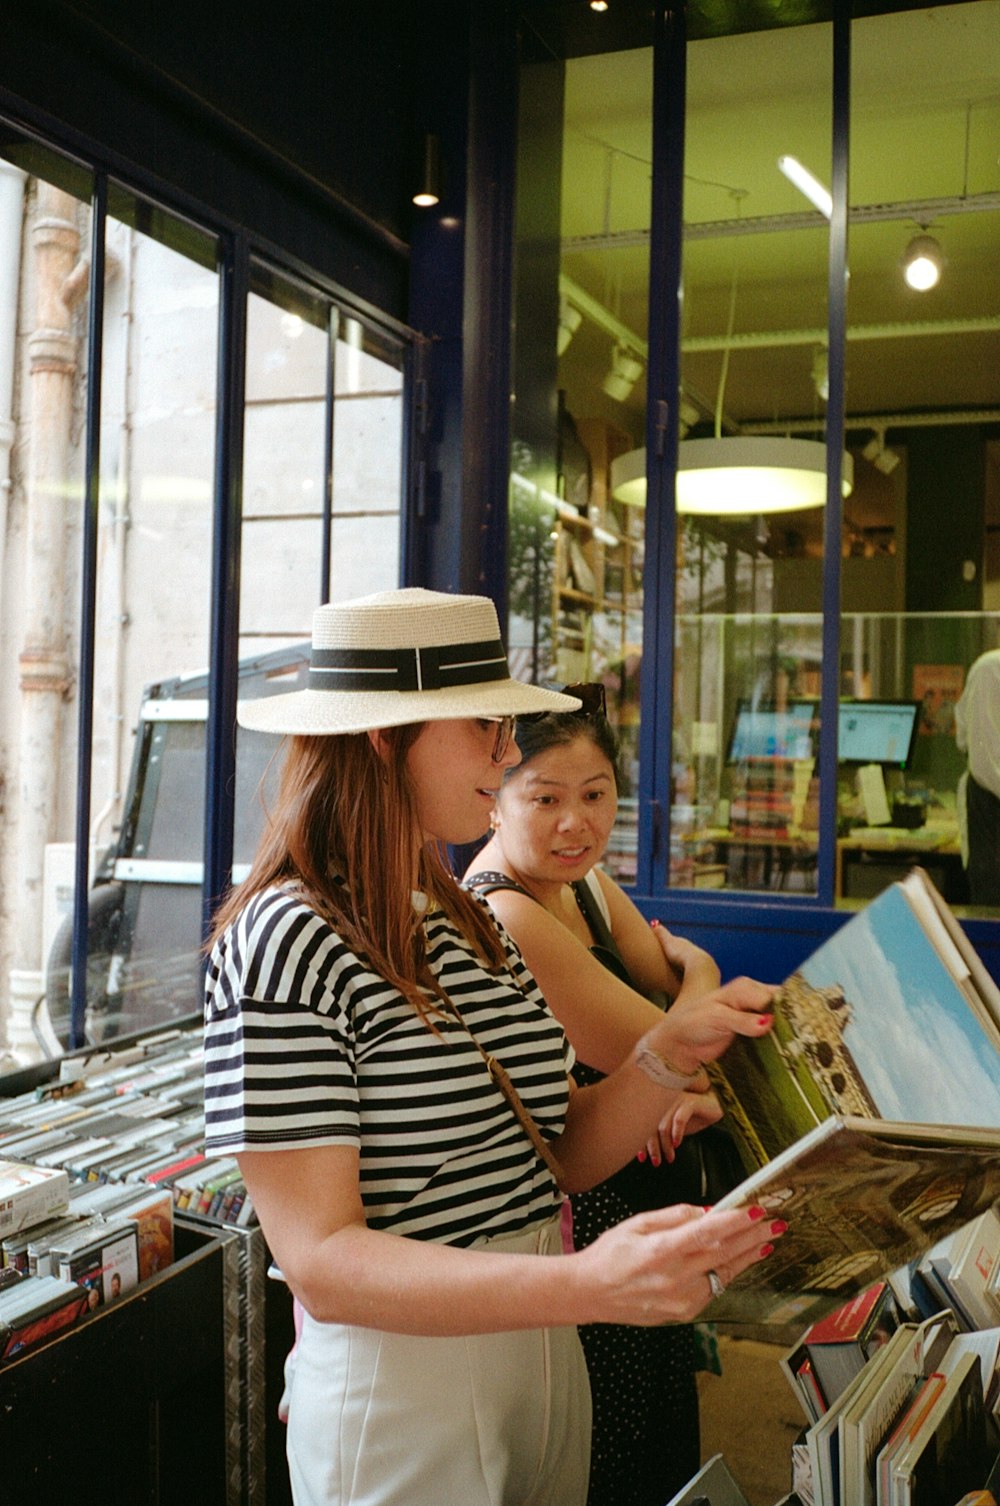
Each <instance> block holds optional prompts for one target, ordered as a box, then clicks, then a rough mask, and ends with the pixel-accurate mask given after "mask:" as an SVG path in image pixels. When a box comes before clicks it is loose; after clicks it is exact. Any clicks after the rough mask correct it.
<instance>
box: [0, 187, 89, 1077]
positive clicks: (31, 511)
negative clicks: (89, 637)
mask: <svg viewBox="0 0 1000 1506" xmlns="http://www.w3.org/2000/svg"><path fill="white" fill-rule="evenodd" d="M78 207H79V206H78V202H77V200H76V199H74V198H73V197H72V195H70V194H66V193H63V192H62V191H61V190H60V189H57V188H54V187H52V186H51V185H50V184H46V183H40V184H39V190H38V203H37V209H36V215H35V220H34V224H33V225H32V229H31V247H32V251H33V255H34V273H35V283H36V309H35V320H34V329H33V331H32V333H31V334H30V335H29V337H28V375H29V388H30V395H29V399H28V405H29V412H30V426H31V427H30V441H29V461H28V488H27V509H28V510H27V548H26V558H25V580H24V621H23V638H22V644H23V646H22V649H21V653H20V660H19V662H20V671H21V678H20V685H21V705H20V738H19V766H18V802H17V890H16V895H15V905H16V910H17V915H16V920H15V925H14V936H15V938H16V939H15V954H14V967H13V968H12V971H11V979H10V984H11V1014H10V1023H9V1039H10V1046H11V1049H12V1050H13V1051H14V1052H15V1053H16V1055H17V1056H18V1057H19V1058H20V1059H22V1060H28V1059H30V1058H32V1057H33V1056H36V1055H37V1054H38V1052H37V1047H36V1044H35V1038H34V1035H33V1033H32V1030H31V1011H32V1009H33V1007H34V1004H35V1001H36V1000H37V999H38V998H39V997H40V996H41V995H42V993H43V992H44V967H45V958H44V957H42V955H41V950H42V903H43V890H42V880H43V871H44V862H45V846H46V843H48V842H50V841H52V840H54V838H55V837H56V835H57V819H58V800H59V772H60V751H61V734H62V718H63V702H64V700H65V699H66V696H67V693H68V691H69V688H70V685H71V683H72V680H71V674H70V667H69V661H68V658H67V646H66V626H65V622H64V596H65V574H66V532H67V523H68V520H69V518H70V516H71V511H70V510H71V509H72V510H74V511H78V509H79V491H80V486H79V483H77V484H76V485H74V486H73V487H72V489H71V487H70V481H69V455H70V423H71V416H72V408H73V380H74V377H75V375H76V339H75V337H74V334H73V319H72V312H71V310H70V308H69V307H68V303H67V300H66V298H65V297H64V291H65V288H66V284H67V279H68V278H69V276H70V273H71V272H72V271H73V268H74V267H75V266H76V264H77V260H78V256H79V249H80V236H79V232H78V230H77V224H76V216H77V211H78Z"/></svg>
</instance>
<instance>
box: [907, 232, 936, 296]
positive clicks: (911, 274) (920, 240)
mask: <svg viewBox="0 0 1000 1506" xmlns="http://www.w3.org/2000/svg"><path fill="white" fill-rule="evenodd" d="M943 267H944V253H943V252H942V250H941V244H940V242H939V241H938V240H937V239H936V238H935V237H934V236H933V235H927V234H921V235H915V236H914V237H913V239H912V240H911V241H910V243H909V245H908V246H907V248H906V250H905V251H904V252H903V277H904V278H905V279H906V284H907V286H908V287H911V288H913V290H914V292H917V293H926V292H927V291H928V289H929V288H935V287H937V285H938V283H939V282H940V280H941V270H942V268H943Z"/></svg>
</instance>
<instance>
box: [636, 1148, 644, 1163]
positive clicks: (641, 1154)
mask: <svg viewBox="0 0 1000 1506" xmlns="http://www.w3.org/2000/svg"><path fill="white" fill-rule="evenodd" d="M645 1159H646V1152H645V1151H644V1150H641V1151H640V1152H639V1154H638V1155H637V1156H636V1160H637V1161H645Z"/></svg>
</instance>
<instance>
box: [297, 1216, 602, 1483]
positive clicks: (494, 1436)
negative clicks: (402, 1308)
mask: <svg viewBox="0 0 1000 1506" xmlns="http://www.w3.org/2000/svg"><path fill="white" fill-rule="evenodd" d="M484 1245H485V1246H486V1247H488V1248H493V1249H503V1250H511V1251H515V1252H533V1253H537V1254H539V1255H545V1256H546V1257H548V1256H551V1257H553V1258H558V1252H559V1248H560V1244H559V1226H558V1221H554V1222H552V1223H550V1224H546V1225H545V1226H543V1227H542V1228H536V1229H534V1230H532V1231H530V1232H529V1233H527V1234H521V1235H515V1236H511V1237H506V1238H500V1239H495V1240H488V1241H484ZM289 1384H290V1415H289V1424H288V1463H289V1470H290V1474H291V1482H292V1495H293V1499H294V1501H295V1506H583V1502H584V1501H585V1500H586V1496H587V1478H588V1473H589V1467H590V1388H589V1385H588V1381H587V1371H586V1366H585V1363H584V1359H583V1353H582V1350H581V1349H580V1342H579V1339H578V1338H577V1334H576V1329H575V1328H554V1329H532V1330H528V1331H526V1332H517V1333H498V1334H476V1335H472V1336H470V1337H467V1338H443V1339H435V1338H413V1337H411V1336H410V1335H406V1334H393V1333H382V1332H380V1331H379V1330H376V1329H369V1328H354V1327H348V1326H346V1325H342V1324H335V1323H317V1322H315V1321H314V1320H313V1319H312V1318H310V1317H309V1316H308V1314H306V1315H305V1317H304V1320H303V1325H302V1336H301V1338H300V1340H299V1344H298V1347H297V1349H296V1351H295V1355H294V1361H293V1363H292V1365H291V1366H290V1375H289Z"/></svg>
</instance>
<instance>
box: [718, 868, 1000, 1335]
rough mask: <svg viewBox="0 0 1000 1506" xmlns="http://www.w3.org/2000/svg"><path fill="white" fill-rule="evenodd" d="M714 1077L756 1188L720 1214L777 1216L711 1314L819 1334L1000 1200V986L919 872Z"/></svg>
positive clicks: (794, 979) (840, 942) (782, 995)
mask: <svg viewBox="0 0 1000 1506" xmlns="http://www.w3.org/2000/svg"><path fill="white" fill-rule="evenodd" d="M774 1011H775V1025H774V1029H773V1030H772V1032H771V1034H770V1036H769V1037H768V1038H766V1039H764V1040H762V1041H754V1042H748V1041H737V1042H735V1043H734V1045H733V1046H732V1047H731V1049H730V1050H729V1051H728V1052H727V1053H726V1055H725V1056H724V1057H723V1058H722V1060H721V1061H720V1062H718V1063H717V1064H716V1065H715V1066H714V1067H713V1069H712V1070H713V1077H714V1080H715V1087H716V1091H717V1093H718V1095H719V1098H720V1101H721V1102H722V1104H723V1107H724V1108H725V1110H726V1121H727V1124H728V1126H729V1128H730V1130H731V1132H732V1134H733V1136H734V1138H735V1140H736V1142H737V1145H738V1147H739V1149H740V1153H741V1156H742V1158H743V1161H744V1164H745V1166H746V1167H747V1170H748V1173H749V1175H748V1176H747V1178H746V1180H745V1181H744V1182H743V1183H741V1185H740V1186H739V1187H738V1188H736V1190H735V1191H734V1192H732V1193H730V1194H729V1195H728V1196H727V1197H725V1198H724V1199H722V1201H721V1202H720V1204H719V1206H720V1207H734V1206H739V1205H741V1204H744V1203H750V1202H758V1203H760V1204H762V1205H763V1206H764V1207H766V1208H767V1209H768V1210H769V1211H773V1212H774V1213H775V1214H776V1215H778V1216H780V1217H781V1218H783V1219H785V1220H786V1222H787V1223H788V1225H789V1230H788V1233H787V1234H786V1235H785V1236H784V1237H783V1238H782V1239H780V1240H779V1241H778V1242H777V1246H776V1249H775V1251H774V1254H773V1255H770V1256H769V1257H768V1258H767V1259H766V1260H764V1261H761V1262H760V1263H758V1264H757V1265H755V1266H753V1267H752V1268H751V1269H750V1270H749V1271H745V1272H744V1273H743V1274H742V1275H741V1276H739V1277H738V1278H737V1279H736V1280H735V1281H733V1282H732V1284H731V1285H730V1286H729V1287H728V1289H727V1290H726V1291H725V1292H724V1293H723V1294H722V1296H720V1297H718V1298H716V1299H715V1300H714V1301H713V1302H712V1303H711V1305H710V1306H709V1307H708V1309H707V1310H706V1313H705V1316H706V1317H707V1318H709V1319H712V1320H715V1321H719V1322H726V1321H733V1322H748V1323H754V1324H761V1323H765V1324H772V1325H775V1326H785V1325H791V1324H799V1325H801V1324H803V1323H809V1322H812V1321H814V1320H815V1319H816V1318H818V1317H819V1316H821V1315H822V1314H823V1313H824V1312H827V1311H829V1310H831V1309H832V1308H834V1307H837V1306H839V1305H840V1304H841V1303H842V1302H845V1301H846V1300H847V1299H848V1298H849V1297H851V1296H852V1295H853V1294H854V1293H855V1292H858V1291H860V1290H862V1289H863V1288H864V1287H866V1286H869V1285H871V1283H872V1282H873V1281H876V1280H877V1279H878V1278H879V1277H881V1276H884V1275H886V1274H887V1273H888V1272H890V1271H893V1270H895V1269H896V1268H898V1267H899V1266H902V1265H904V1264H905V1263H906V1262H907V1261H908V1260H911V1259H913V1258H914V1257H915V1256H917V1255H919V1254H921V1253H922V1252H923V1251H924V1250H926V1249H928V1248H929V1247H930V1246H931V1245H933V1244H934V1243H935V1242H936V1241H938V1240H940V1239H941V1238H942V1237H943V1236H944V1235H945V1234H947V1233H948V1232H949V1231H950V1230H952V1229H956V1228H958V1227H960V1226H961V1225H963V1224H966V1223H968V1222H969V1221H970V1220H971V1219H973V1218H975V1217H976V1216H977V1214H979V1213H981V1212H983V1210H984V1209H986V1208H988V1207H990V1205H991V1204H992V1203H994V1202H995V1201H996V1200H997V1199H998V1198H1000V991H998V990H997V987H996V985H995V984H994V983H993V981H992V979H991V978H990V976H989V974H988V973H987V971H986V969H985V967H984V966H983V964H982V962H981V961H980V960H979V958H978V957H977V956H976V954H975V952H974V951H973V949H972V947H971V946H970V944H969V942H968V940H967V938H966V937H965V934H964V932H963V931H962V929H961V927H960V926H959V925H958V922H957V921H956V920H955V918H954V917H953V916H952V914H951V912H950V910H949V909H948V907H947V906H946V905H945V903H944V901H943V900H942V899H941V897H940V895H939V894H938V893H937V891H936V890H935V889H934V887H933V885H932V884H931V882H930V880H929V879H928V878H927V876H926V875H925V874H924V873H923V872H922V871H920V870H919V869H915V870H914V871H913V872H912V873H910V874H909V875H908V876H907V877H906V878H905V879H904V880H903V881H902V882H901V883H898V884H893V885H892V886H891V887H890V888H889V889H886V890H884V891H883V893H882V894H880V895H879V896H878V898H877V899H875V900H873V901H872V903H871V904H870V905H868V906H867V908H866V909H864V910H862V911H859V912H858V914H856V915H854V916H853V917H852V918H851V919H850V920H849V921H847V922H846V924H845V925H843V926H842V927H841V929H840V930H839V931H838V932H836V934H835V935H834V936H832V937H831V938H830V940H829V941H827V942H825V943H824V944H823V945H822V946H821V947H820V948H819V949H818V950H817V951H816V952H814V953H813V955H812V956H811V957H810V958H809V959H808V960H807V961H806V962H804V963H803V964H802V967H801V968H800V969H799V970H798V971H796V972H795V973H793V974H792V976H791V977H790V978H789V979H787V981H786V982H785V983H784V985H783V986H782V987H781V988H780V989H779V990H778V992H777V994H776V995H775V1003H774Z"/></svg>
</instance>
